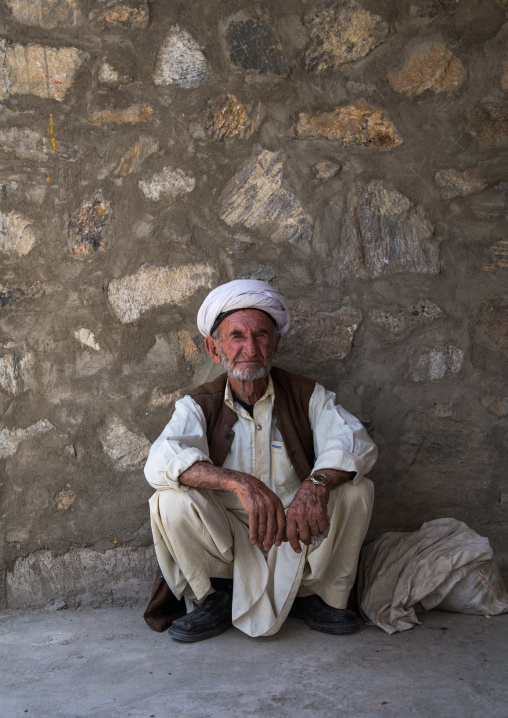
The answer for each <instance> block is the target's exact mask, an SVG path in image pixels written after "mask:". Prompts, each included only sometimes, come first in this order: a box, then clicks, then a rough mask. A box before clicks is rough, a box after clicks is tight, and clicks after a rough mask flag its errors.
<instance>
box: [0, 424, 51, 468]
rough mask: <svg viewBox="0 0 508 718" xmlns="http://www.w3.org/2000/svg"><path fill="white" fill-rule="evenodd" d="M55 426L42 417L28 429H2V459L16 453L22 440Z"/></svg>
mask: <svg viewBox="0 0 508 718" xmlns="http://www.w3.org/2000/svg"><path fill="white" fill-rule="evenodd" d="M54 428H55V427H54V426H53V424H51V423H50V422H49V421H48V420H47V419H41V420H40V421H38V422H37V423H36V424H32V425H31V426H28V427H27V428H26V429H2V430H1V431H0V459H5V458H6V457H7V456H12V455H13V454H15V453H16V451H17V450H18V447H19V445H20V444H21V442H22V441H25V440H26V439H31V438H33V437H34V436H37V434H44V433H46V432H47V431H51V430H52V429H54Z"/></svg>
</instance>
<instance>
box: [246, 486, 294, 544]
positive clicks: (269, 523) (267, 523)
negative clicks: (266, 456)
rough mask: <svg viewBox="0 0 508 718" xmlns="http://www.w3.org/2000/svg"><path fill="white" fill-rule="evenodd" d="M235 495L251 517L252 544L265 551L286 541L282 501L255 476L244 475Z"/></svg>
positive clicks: (250, 536)
mask: <svg viewBox="0 0 508 718" xmlns="http://www.w3.org/2000/svg"><path fill="white" fill-rule="evenodd" d="M244 477H245V478H244V479H243V480H241V481H240V483H239V486H238V488H236V489H235V494H236V495H237V496H238V500H239V501H240V503H241V504H242V506H243V508H244V509H245V511H246V512H247V514H248V516H249V538H250V542H251V543H252V544H254V545H255V546H258V547H259V548H263V549H264V550H265V551H269V550H270V549H271V547H272V546H273V544H274V543H275V545H276V546H280V545H281V543H282V542H283V541H286V534H285V528H286V517H285V515H284V507H283V505H282V501H281V500H280V499H279V498H278V496H276V495H275V494H274V493H273V491H271V490H270V489H269V488H268V487H267V486H265V484H264V483H263V482H262V481H260V480H259V479H256V478H255V477H254V476H248V475H247V474H244Z"/></svg>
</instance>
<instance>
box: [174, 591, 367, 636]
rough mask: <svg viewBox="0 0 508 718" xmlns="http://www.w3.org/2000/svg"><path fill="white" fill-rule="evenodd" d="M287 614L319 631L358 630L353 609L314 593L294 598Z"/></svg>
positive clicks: (350, 631) (352, 631)
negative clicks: (338, 604)
mask: <svg viewBox="0 0 508 718" xmlns="http://www.w3.org/2000/svg"><path fill="white" fill-rule="evenodd" d="M289 615H290V616H293V618H302V619H303V620H304V621H305V623H306V624H307V625H308V626H309V628H313V629H314V631H321V633H335V634H339V633H356V631H359V630H360V622H359V620H358V618H357V616H356V615H355V614H354V613H353V611H350V610H349V609H347V608H334V607H333V606H329V605H328V604H327V603H325V602H324V601H323V599H322V598H321V597H320V596H317V595H316V594H313V595H312V596H302V597H301V598H299V597H297V598H295V602H294V603H293V606H292V608H291V611H290V612H289ZM180 620H181V619H180Z"/></svg>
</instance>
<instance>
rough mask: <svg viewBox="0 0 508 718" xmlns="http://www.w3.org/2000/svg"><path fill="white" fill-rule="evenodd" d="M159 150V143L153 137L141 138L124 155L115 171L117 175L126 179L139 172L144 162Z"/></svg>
mask: <svg viewBox="0 0 508 718" xmlns="http://www.w3.org/2000/svg"><path fill="white" fill-rule="evenodd" d="M158 149H159V143H158V142H157V140H155V139H154V138H153V137H141V138H140V139H139V140H138V141H137V142H135V143H134V145H133V146H132V147H131V148H130V149H129V150H127V152H126V153H125V154H124V155H123V157H122V158H121V160H120V162H119V163H118V165H117V167H116V169H115V175H116V176H117V177H125V176H126V175H129V174H135V173H137V172H139V171H140V170H141V166H142V164H143V161H144V160H145V159H146V158H147V157H149V156H150V155H152V154H153V153H154V152H157V150H158Z"/></svg>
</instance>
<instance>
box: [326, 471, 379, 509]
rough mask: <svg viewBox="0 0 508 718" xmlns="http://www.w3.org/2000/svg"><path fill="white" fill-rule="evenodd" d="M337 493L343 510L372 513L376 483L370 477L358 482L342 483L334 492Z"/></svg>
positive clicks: (337, 500) (337, 499) (338, 502)
mask: <svg viewBox="0 0 508 718" xmlns="http://www.w3.org/2000/svg"><path fill="white" fill-rule="evenodd" d="M334 493H335V494H336V499H335V500H336V502H337V504H338V505H340V507H341V510H342V511H347V512H350V511H354V512H355V513H365V514H368V515H370V512H371V511H372V504H373V502H374V484H373V483H372V481H371V480H370V479H366V478H362V480H361V481H359V482H358V483H357V484H353V483H352V482H351V481H348V482H346V483H344V484H341V485H340V486H339V487H338V488H337V490H336V491H333V492H332V494H331V495H330V498H332V497H333V494H334Z"/></svg>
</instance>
